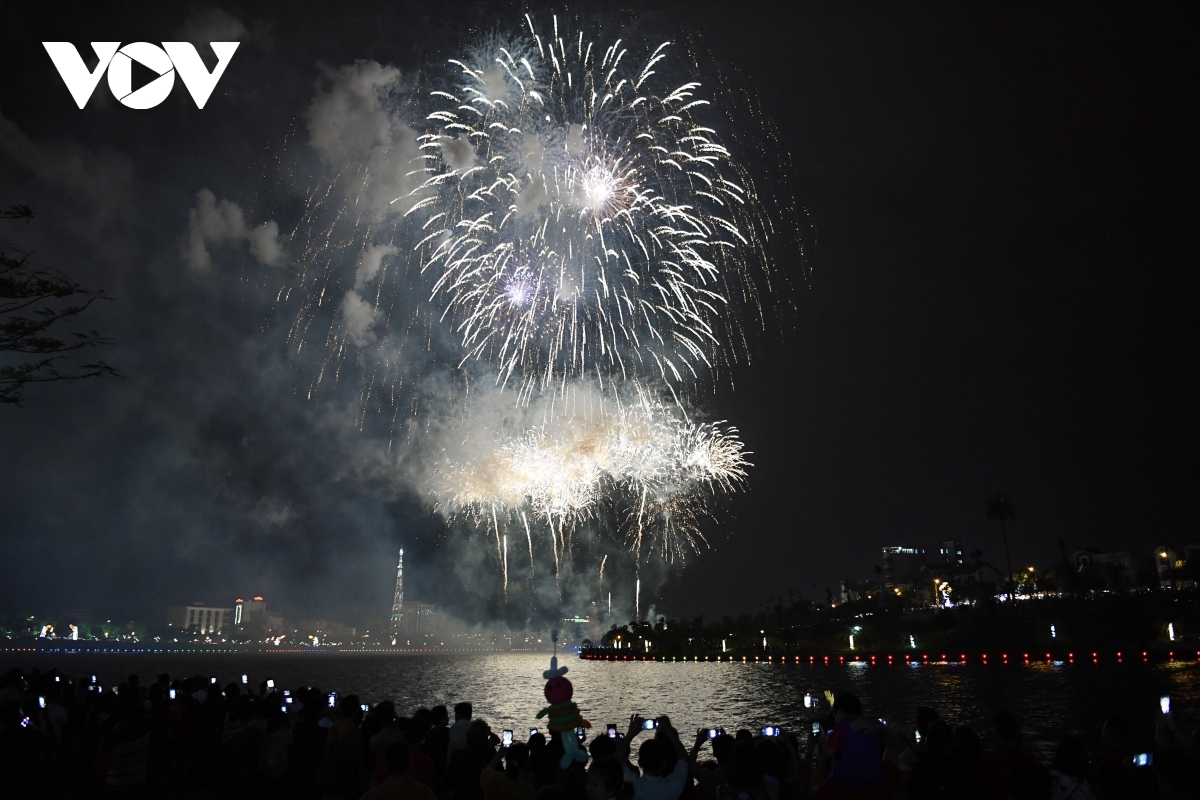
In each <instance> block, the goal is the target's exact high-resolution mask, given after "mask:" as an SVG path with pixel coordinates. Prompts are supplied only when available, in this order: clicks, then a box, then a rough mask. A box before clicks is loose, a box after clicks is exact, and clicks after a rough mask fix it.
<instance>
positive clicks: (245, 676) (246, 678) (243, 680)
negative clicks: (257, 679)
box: [242, 672, 250, 686]
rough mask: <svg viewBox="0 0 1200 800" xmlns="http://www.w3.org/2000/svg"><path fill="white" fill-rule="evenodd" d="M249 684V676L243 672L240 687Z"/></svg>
mask: <svg viewBox="0 0 1200 800" xmlns="http://www.w3.org/2000/svg"><path fill="white" fill-rule="evenodd" d="M249 682H250V676H249V675H247V674H246V673H244V672H243V673H242V685H243V686H245V685H246V684H247V683H249Z"/></svg>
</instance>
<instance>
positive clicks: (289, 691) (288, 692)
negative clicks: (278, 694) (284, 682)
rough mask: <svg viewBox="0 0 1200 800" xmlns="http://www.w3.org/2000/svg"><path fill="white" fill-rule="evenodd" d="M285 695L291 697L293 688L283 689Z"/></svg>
mask: <svg viewBox="0 0 1200 800" xmlns="http://www.w3.org/2000/svg"><path fill="white" fill-rule="evenodd" d="M283 696H284V697H291V696H292V690H291V689H284V690H283Z"/></svg>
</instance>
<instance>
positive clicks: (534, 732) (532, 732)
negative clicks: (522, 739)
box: [529, 728, 538, 739]
mask: <svg viewBox="0 0 1200 800" xmlns="http://www.w3.org/2000/svg"><path fill="white" fill-rule="evenodd" d="M537 732H538V729H537V728H530V729H529V738H531V739H532V738H533V737H534V736H537Z"/></svg>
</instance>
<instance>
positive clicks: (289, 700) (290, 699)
mask: <svg viewBox="0 0 1200 800" xmlns="http://www.w3.org/2000/svg"><path fill="white" fill-rule="evenodd" d="M283 702H284V703H285V704H286V705H289V706H290V705H291V704H292V698H290V697H285V698H283Z"/></svg>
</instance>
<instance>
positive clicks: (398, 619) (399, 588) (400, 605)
mask: <svg viewBox="0 0 1200 800" xmlns="http://www.w3.org/2000/svg"><path fill="white" fill-rule="evenodd" d="M403 622H404V548H403V547H401V548H400V559H399V561H398V562H397V563H396V593H395V594H394V595H392V614H391V617H390V618H389V619H388V630H389V631H390V632H391V633H400V631H401V628H402V627H403Z"/></svg>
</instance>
